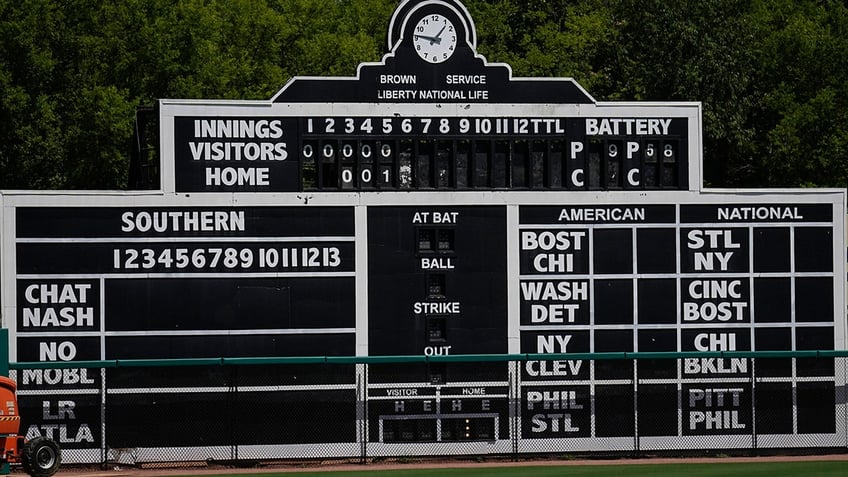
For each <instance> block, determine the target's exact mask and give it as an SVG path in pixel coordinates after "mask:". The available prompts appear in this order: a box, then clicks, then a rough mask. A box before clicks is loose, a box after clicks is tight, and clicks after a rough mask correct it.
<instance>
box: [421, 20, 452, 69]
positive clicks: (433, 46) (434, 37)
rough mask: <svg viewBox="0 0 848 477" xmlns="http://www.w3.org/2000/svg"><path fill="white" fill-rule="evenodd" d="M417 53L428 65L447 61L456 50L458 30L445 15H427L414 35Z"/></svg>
mask: <svg viewBox="0 0 848 477" xmlns="http://www.w3.org/2000/svg"><path fill="white" fill-rule="evenodd" d="M412 43H413V45H414V46H415V52H416V53H418V56H420V57H421V59H423V60H424V61H426V62H428V63H441V62H443V61H447V59H448V58H450V57H451V55H453V52H454V51H455V50H456V43H457V42H456V29H455V28H454V26H453V23H451V21H450V20H448V19H447V18H446V17H445V16H444V15H440V14H438V13H432V14H428V15H425V16H424V17H423V18H421V20H418V23H417V24H416V25H415V30H414V31H413V34H412Z"/></svg>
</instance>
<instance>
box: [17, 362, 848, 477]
mask: <svg viewBox="0 0 848 477" xmlns="http://www.w3.org/2000/svg"><path fill="white" fill-rule="evenodd" d="M846 358H848V351H795V352H789V351H773V352H763V351H761V352H744V351H734V352H730V351H724V352H722V351H716V352H684V353H591V354H590V353H586V354H509V355H464V356H459V355H454V356H375V357H330V356H328V357H298V358H214V359H207V358H203V359H179V360H106V361H69V362H20V363H10V368H11V370H12V377H13V378H15V379H16V380H17V382H18V385H19V392H18V396H19V401H20V406H21V413H22V415H23V421H22V423H23V424H22V431H21V432H22V433H26V434H27V436H28V437H29V438H32V437H35V436H36V435H48V436H50V437H52V438H53V439H54V440H57V441H58V442H59V444H60V446H61V447H62V448H63V459H64V461H65V462H68V463H99V464H104V465H105V464H124V465H140V464H143V463H148V462H189V461H191V462H195V461H196V462H213V461H214V462H219V463H238V464H246V463H255V462H262V461H275V460H284V459H326V458H337V459H350V460H356V461H360V462H367V461H369V460H370V459H375V458H387V457H401V456H404V457H409V456H492V455H496V456H502V457H512V458H516V459H517V458H520V457H522V456H530V455H537V454H550V455H562V454H568V455H575V454H580V455H585V454H597V453H603V454H613V455H644V454H648V453H651V454H652V453H664V454H671V455H675V454H680V455H684V454H692V453H728V452H733V453H739V454H757V453H761V452H779V451H787V450H792V451H793V452H795V451H804V452H821V451H831V452H832V451H834V450H836V451H839V452H845V451H848V432H846V429H848V424H847V423H846V420H847V419H848V417H847V415H846V392H845V383H846V369H848V366H846V364H848V361H847V360H846Z"/></svg>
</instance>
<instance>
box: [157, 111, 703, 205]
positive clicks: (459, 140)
mask: <svg viewBox="0 0 848 477" xmlns="http://www.w3.org/2000/svg"><path fill="white" fill-rule="evenodd" d="M689 121H690V118H688V117H667V118H658V117H633V118H621V117H568V116H537V117H520V116H506V117H480V116H469V117H460V116H453V115H452V116H441V117H435V116H427V115H410V116H403V115H398V114H393V115H391V116H315V117H291V116H278V117H277V116H257V117H241V116H240V117H224V116H196V117H190V116H177V117H175V118H174V130H175V145H174V161H175V166H174V172H175V187H176V190H177V191H178V192H248V191H250V192H295V191H306V192H308V191H325V192H328V191H372V190H401V191H403V190H480V189H482V190H506V189H510V190H515V189H518V190H521V189H526V190H575V191H576V190H645V189H647V190H664V189H668V190H688V189H689V187H690V184H689V159H690V158H689V143H688V142H689V137H690V135H691V134H690V129H689V128H690V126H689ZM298 179H299V180H298Z"/></svg>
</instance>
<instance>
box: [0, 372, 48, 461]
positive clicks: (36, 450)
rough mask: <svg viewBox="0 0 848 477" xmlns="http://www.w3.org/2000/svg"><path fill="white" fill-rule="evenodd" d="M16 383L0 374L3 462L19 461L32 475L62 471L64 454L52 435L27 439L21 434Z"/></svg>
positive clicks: (0, 440)
mask: <svg viewBox="0 0 848 477" xmlns="http://www.w3.org/2000/svg"><path fill="white" fill-rule="evenodd" d="M16 389H17V384H15V382H14V381H12V380H11V379H9V378H7V377H5V376H0V442H4V444H3V450H2V454H0V464H17V463H20V464H21V465H22V466H23V468H24V471H25V472H26V473H27V474H29V475H31V476H32V477H50V476H51V475H53V474H55V473H56V471H57V470H59V464H60V463H61V462H62V454H61V453H60V451H59V446H58V445H57V444H56V443H55V442H54V441H53V440H52V439H50V438H47V437H43V436H39V437H36V438H35V439H32V440H29V441H27V440H26V439H25V438H24V436H22V435H19V434H18V431H19V430H20V427H21V415H20V413H18V397H17V395H16V394H15V390H16Z"/></svg>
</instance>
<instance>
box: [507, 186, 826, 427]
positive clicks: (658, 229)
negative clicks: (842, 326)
mask: <svg viewBox="0 0 848 477" xmlns="http://www.w3.org/2000/svg"><path fill="white" fill-rule="evenodd" d="M519 215H520V226H519V231H518V232H517V237H516V239H517V240H518V241H519V242H520V254H519V259H520V274H521V275H520V280H519V283H518V284H517V285H518V286H519V287H520V293H521V316H520V320H521V332H520V334H521V350H520V351H521V352H522V353H585V352H596V353H597V352H622V351H623V352H631V351H637V352H664V351H671V352H674V351H749V350H752V351H780V350H803V349H833V347H834V345H835V338H836V329H837V327H836V323H837V321H836V320H837V319H841V315H835V311H834V307H833V294H834V290H836V289H838V288H839V287H841V286H842V285H841V283H842V280H841V277H839V276H837V275H836V274H835V273H834V271H835V270H834V261H833V258H834V257H833V250H834V248H833V238H834V237H833V233H834V228H833V222H834V220H835V218H834V209H833V207H832V206H831V205H828V204H775V203H768V204H766V203H761V204H734V203H732V202H730V203H725V204H709V205H694V204H693V205H690V204H677V205H674V204H657V205H649V204H646V205H633V204H621V205H615V206H588V207H587V206H579V207H576V206H556V207H553V206H532V205H527V206H521V207H520V214H519ZM837 233H841V230H839V231H837ZM816 363H817V365H816V366H812V365H811V364H810V363H809V362H805V361H804V360H801V359H798V360H792V359H776V360H758V361H757V366H758V368H757V376H758V377H764V376H765V377H768V378H769V382H768V384H767V385H766V386H764V387H762V389H760V388H759V386H760V384H758V385H757V386H758V389H757V393H756V402H757V403H768V404H764V405H763V407H764V412H763V413H760V412H759V410H758V412H757V421H756V422H754V421H753V419H754V417H753V413H752V412H751V402H752V392H753V391H752V384H751V376H752V366H753V363H752V362H751V361H750V360H748V359H744V358H687V359H683V360H680V361H679V362H674V361H659V360H657V361H639V362H638V363H637V366H635V367H634V365H633V364H632V362H630V361H596V362H594V363H590V362H585V361H580V360H564V361H553V362H550V361H548V362H546V361H528V362H527V363H526V364H525V365H524V369H523V370H522V373H523V374H522V379H523V382H524V385H523V387H522V391H521V393H522V395H521V401H522V420H523V422H524V423H525V425H524V426H523V427H522V437H523V438H525V439H537V438H552V437H617V436H618V437H625V436H632V435H633V432H634V424H635V422H634V420H633V416H634V415H636V416H638V429H639V434H640V435H642V436H678V435H679V436H698V435H712V436H717V435H722V436H730V435H750V434H751V432H752V428H753V427H754V426H756V428H757V429H758V432H760V433H763V434H770V433H774V434H780V433H787V434H791V433H793V432H795V433H822V434H827V433H832V432H834V430H835V427H834V422H835V419H836V414H835V412H836V411H835V408H834V407H833V406H832V405H827V406H818V407H817V406H816V403H817V402H823V403H833V402H834V401H833V400H834V392H835V387H834V386H835V381H836V380H837V378H835V377H834V374H833V363H832V361H831V362H830V364H829V365H827V364H826V365H824V366H822V361H821V360H817V361H816ZM822 368H823V369H822ZM809 376H818V377H819V378H821V377H824V376H826V377H827V378H826V379H824V382H822V381H820V380H818V379H817V382H816V384H815V385H809V384H807V383H796V382H795V380H796V379H803V378H804V377H809ZM633 379H638V380H639V387H640V393H641V392H645V393H646V394H647V396H645V395H642V394H640V399H639V401H638V403H637V402H634V400H633V394H632V380H633ZM553 383H556V385H554V384H553ZM678 402H679V403H680V404H679V405H678ZM757 405H759V404H757ZM793 405H794V406H796V408H797V413H794V414H793V412H792V408H793ZM590 413H592V414H594V415H593V417H594V426H588V425H587V423H588V419H589V415H590ZM802 415H803V416H804V417H801V416H802ZM802 419H803V420H805V422H804V423H803V424H801V422H800V421H801V420H802ZM793 429H796V430H795V431H793ZM800 429H805V430H804V431H801V430H800Z"/></svg>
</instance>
